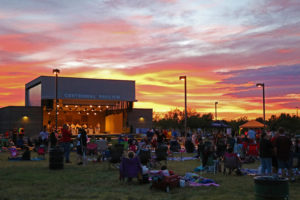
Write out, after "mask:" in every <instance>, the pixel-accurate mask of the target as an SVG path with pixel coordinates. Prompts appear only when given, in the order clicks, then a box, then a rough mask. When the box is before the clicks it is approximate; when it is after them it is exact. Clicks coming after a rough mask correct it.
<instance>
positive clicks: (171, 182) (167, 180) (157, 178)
mask: <svg viewBox="0 0 300 200" xmlns="http://www.w3.org/2000/svg"><path fill="white" fill-rule="evenodd" d="M179 181H180V178H179V176H178V175H170V176H163V175H161V174H157V175H154V176H152V181H151V187H150V188H151V189H152V188H158V189H162V190H164V191H166V192H169V191H170V189H171V188H175V187H179Z"/></svg>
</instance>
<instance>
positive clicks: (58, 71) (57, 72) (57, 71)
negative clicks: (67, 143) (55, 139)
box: [53, 69, 60, 133]
mask: <svg viewBox="0 0 300 200" xmlns="http://www.w3.org/2000/svg"><path fill="white" fill-rule="evenodd" d="M59 73H60V70H59V69H53V74H55V132H56V133H57V87H58V85H57V76H58V74H59Z"/></svg>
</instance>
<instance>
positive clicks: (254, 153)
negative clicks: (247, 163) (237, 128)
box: [247, 144, 258, 159]
mask: <svg viewBox="0 0 300 200" xmlns="http://www.w3.org/2000/svg"><path fill="white" fill-rule="evenodd" d="M247 156H248V157H252V158H255V159H256V158H257V157H258V148H257V144H249V145H248V151H247Z"/></svg>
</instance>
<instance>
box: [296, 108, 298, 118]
mask: <svg viewBox="0 0 300 200" xmlns="http://www.w3.org/2000/svg"><path fill="white" fill-rule="evenodd" d="M296 109H297V112H296V113H297V118H298V107H296Z"/></svg>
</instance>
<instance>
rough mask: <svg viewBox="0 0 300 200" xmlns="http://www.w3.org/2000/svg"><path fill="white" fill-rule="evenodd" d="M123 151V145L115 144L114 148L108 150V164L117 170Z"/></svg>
mask: <svg viewBox="0 0 300 200" xmlns="http://www.w3.org/2000/svg"><path fill="white" fill-rule="evenodd" d="M123 151H124V145H122V144H116V145H115V146H114V147H112V148H111V150H110V159H109V163H110V164H113V165H114V166H115V167H116V168H119V164H120V162H121V157H122V155H123ZM109 166H110V165H109Z"/></svg>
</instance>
